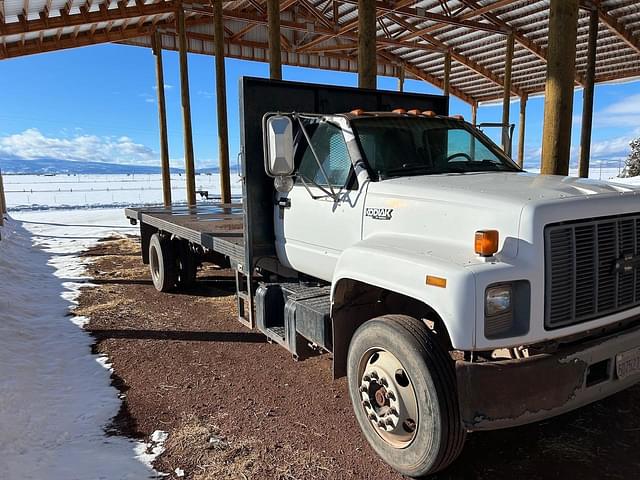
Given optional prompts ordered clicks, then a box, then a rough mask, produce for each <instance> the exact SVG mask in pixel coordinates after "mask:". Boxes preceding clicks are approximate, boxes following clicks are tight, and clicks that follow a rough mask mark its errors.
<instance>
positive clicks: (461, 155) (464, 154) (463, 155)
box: [447, 152, 473, 162]
mask: <svg viewBox="0 0 640 480" xmlns="http://www.w3.org/2000/svg"><path fill="white" fill-rule="evenodd" d="M458 157H462V158H465V159H466V160H467V162H473V159H472V158H471V156H470V155H469V154H467V153H464V152H458V153H454V154H453V155H449V156H448V157H447V162H450V161H452V160H453V159H454V158H458Z"/></svg>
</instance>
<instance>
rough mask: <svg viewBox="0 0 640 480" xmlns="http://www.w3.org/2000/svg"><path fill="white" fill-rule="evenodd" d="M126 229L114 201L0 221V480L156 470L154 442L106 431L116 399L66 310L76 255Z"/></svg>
mask: <svg viewBox="0 0 640 480" xmlns="http://www.w3.org/2000/svg"><path fill="white" fill-rule="evenodd" d="M89 212H90V213H89ZM134 232H135V230H134V229H132V228H131V227H130V226H129V225H128V224H127V222H126V221H125V218H124V216H123V215H122V210H121V209H104V210H98V211H96V210H92V211H89V210H75V211H46V212H16V213H14V214H13V219H10V220H8V221H7V222H6V223H5V226H4V227H0V235H1V237H2V239H1V240H0V478H2V479H8V480H9V479H20V480H27V479H34V480H43V479H48V480H68V479H69V480H71V479H78V480H90V479H105V480H134V479H135V480H139V479H146V478H157V474H156V473H155V472H154V471H153V470H152V469H151V468H150V461H151V460H152V459H153V458H154V455H153V454H151V455H149V454H148V453H147V450H153V447H155V449H156V453H158V452H159V449H160V448H161V446H159V445H155V444H154V445H146V444H141V443H139V442H133V441H131V440H128V439H126V438H123V437H115V436H106V435H105V430H104V429H105V426H107V425H108V424H109V423H110V421H111V419H112V418H113V417H114V416H115V415H116V414H117V413H118V410H119V408H120V405H121V399H120V398H119V397H118V395H119V393H118V391H117V390H116V389H115V388H114V387H113V386H111V384H110V382H111V380H110V370H109V364H108V359H106V358H101V357H98V356H96V355H93V354H92V353H91V345H92V343H93V339H92V338H91V337H90V336H89V335H88V334H87V333H86V332H84V331H83V330H82V329H81V328H80V326H81V325H82V323H83V322H84V320H85V319H82V318H79V317H73V316H69V311H70V309H72V308H73V306H74V302H75V299H76V298H77V296H78V294H79V289H80V288H83V287H87V286H89V283H88V280H89V279H88V278H86V277H84V276H83V266H82V264H81V262H80V260H79V258H78V257H77V254H78V253H79V252H81V251H82V250H84V249H86V248H88V247H89V246H91V245H93V244H95V243H96V242H97V241H98V240H99V239H100V238H103V237H105V236H109V235H114V234H115V235H122V234H123V233H134ZM161 437H162V435H158V434H157V435H156V438H159V439H161Z"/></svg>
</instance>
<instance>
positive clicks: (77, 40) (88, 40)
mask: <svg viewBox="0 0 640 480" xmlns="http://www.w3.org/2000/svg"><path fill="white" fill-rule="evenodd" d="M171 22H172V21H171ZM109 23H110V24H112V22H109ZM158 26H159V27H168V26H171V23H170V21H169V20H164V21H162V22H159V23H158ZM58 32H59V34H58V35H56V36H54V37H45V38H44V39H43V41H42V42H40V40H39V39H37V38H36V39H33V40H25V41H24V42H20V43H12V44H7V45H6V49H4V50H3V51H2V54H3V55H4V58H12V57H19V56H24V55H33V54H36V53H43V52H51V51H55V50H64V49H67V48H75V47H83V46H87V45H95V44H98V43H106V42H118V41H123V40H127V39H131V38H136V37H140V36H146V35H150V34H151V33H152V32H153V27H152V26H151V25H147V26H143V27H142V28H139V27H138V26H137V25H136V24H134V25H132V26H130V27H127V28H126V29H122V30H121V29H118V30H113V29H112V28H111V26H110V25H108V26H107V27H105V28H103V29H100V30H97V31H94V32H93V33H92V32H91V30H87V31H83V32H78V34H77V35H75V32H73V33H70V34H66V35H63V34H62V29H59V30H58Z"/></svg>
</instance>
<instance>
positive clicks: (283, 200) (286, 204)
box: [277, 198, 291, 208]
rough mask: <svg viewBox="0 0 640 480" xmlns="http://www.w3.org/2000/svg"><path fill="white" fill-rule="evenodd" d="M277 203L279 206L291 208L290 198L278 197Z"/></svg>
mask: <svg viewBox="0 0 640 480" xmlns="http://www.w3.org/2000/svg"><path fill="white" fill-rule="evenodd" d="M277 203H278V206H279V207H280V208H291V199H290V198H279V199H278V202H277Z"/></svg>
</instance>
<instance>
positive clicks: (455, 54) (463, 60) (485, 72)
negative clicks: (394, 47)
mask: <svg viewBox="0 0 640 480" xmlns="http://www.w3.org/2000/svg"><path fill="white" fill-rule="evenodd" d="M389 18H391V19H392V20H393V21H394V22H396V23H397V24H398V25H401V26H402V27H404V28H405V29H406V30H407V31H410V32H414V31H416V30H417V29H416V27H414V26H413V25H411V24H410V23H409V22H407V21H406V20H404V19H402V18H401V17H400V16H399V15H397V14H393V15H390V16H389ZM420 38H421V39H423V40H425V41H427V42H429V43H431V44H432V45H435V46H437V47H439V48H441V49H443V50H444V51H448V52H449V53H450V54H451V58H453V59H454V60H455V61H456V62H458V63H460V64H462V65H464V66H465V67H467V68H469V69H471V70H473V71H474V72H476V73H477V74H479V75H481V76H483V77H484V78H486V79H488V80H490V81H491V82H493V83H495V84H496V85H499V86H501V87H504V81H503V79H502V78H500V77H499V76H498V75H496V74H495V73H493V72H492V71H491V70H489V69H488V68H486V67H484V66H483V65H480V64H479V63H477V62H474V61H473V60H472V59H470V58H468V57H466V56H465V55H463V54H462V53H460V52H459V51H458V50H456V49H455V48H452V47H449V46H448V45H446V44H445V43H443V42H441V41H440V40H438V39H437V38H435V37H434V36H431V35H429V34H426V33H425V34H422V35H420ZM401 40H402V39H401ZM511 92H512V93H513V94H514V95H517V96H522V93H523V92H522V91H521V90H520V89H519V88H518V87H516V86H515V85H512V86H511Z"/></svg>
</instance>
